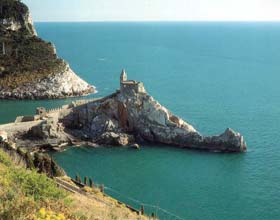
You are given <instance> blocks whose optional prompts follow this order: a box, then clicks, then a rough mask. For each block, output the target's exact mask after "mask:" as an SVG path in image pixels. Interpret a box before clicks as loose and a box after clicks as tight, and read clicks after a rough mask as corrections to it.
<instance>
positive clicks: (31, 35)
mask: <svg viewBox="0 0 280 220" xmlns="http://www.w3.org/2000/svg"><path fill="white" fill-rule="evenodd" d="M0 44H1V45H0V46H1V48H0V99H51V98H65V97H72V96H81V95H87V94H90V93H94V92H96V90H95V87H94V86H91V85H89V84H88V83H87V82H85V81H84V80H82V79H81V78H80V77H78V76H77V75H76V74H75V73H74V72H73V70H71V68H70V66H69V64H67V63H66V62H65V61H64V60H62V59H60V58H58V57H57V54H56V49H55V47H54V45H53V44H51V43H48V42H45V41H43V40H42V39H40V38H39V37H37V33H36V30H35V28H34V25H33V22H32V18H31V15H30V13H29V10H28V8H27V6H26V5H24V4H23V3H21V2H20V1H17V0H1V2H0Z"/></svg>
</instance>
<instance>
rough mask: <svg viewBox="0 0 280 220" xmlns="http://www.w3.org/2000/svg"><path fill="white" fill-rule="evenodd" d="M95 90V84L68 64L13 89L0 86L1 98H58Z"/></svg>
mask: <svg viewBox="0 0 280 220" xmlns="http://www.w3.org/2000/svg"><path fill="white" fill-rule="evenodd" d="M95 92H96V89H95V87H94V86H91V85H89V84H88V83H87V82H85V81H84V80H82V79H81V78H80V77H78V76H77V75H76V74H75V73H74V72H73V70H71V68H70V67H69V66H67V67H66V69H65V70H64V71H63V72H61V73H57V74H55V75H52V76H49V77H46V78H44V79H41V80H39V81H36V82H29V83H26V84H24V85H22V86H20V87H17V88H15V89H13V90H11V89H10V88H4V87H3V88H1V86H0V99H1V98H2V99H56V98H65V97H73V96H81V95H85V94H90V93H95Z"/></svg>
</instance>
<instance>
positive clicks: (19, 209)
mask: <svg viewBox="0 0 280 220" xmlns="http://www.w3.org/2000/svg"><path fill="white" fill-rule="evenodd" d="M20 151H21V150H20ZM21 153H22V154H24V152H23V151H21ZM60 179H61V180H63V181H65V182H68V183H69V184H72V182H71V180H70V179H69V177H61V178H60ZM84 191H85V192H87V193H88V194H92V195H94V196H95V198H97V200H95V199H91V198H90V197H87V196H84V195H81V194H78V193H74V194H70V193H67V192H66V191H64V190H63V189H61V188H58V187H57V185H56V183H55V182H54V181H53V180H52V179H51V178H48V177H47V176H46V175H45V174H38V173H37V171H36V170H27V169H23V168H20V167H17V166H15V165H14V164H13V162H12V160H11V158H10V157H9V156H8V155H7V154H6V153H5V152H4V151H3V150H2V149H0V219H1V220H66V219H67V220H111V219H116V220H126V219H127V220H128V219H135V220H141V219H143V220H144V219H147V217H145V216H142V215H141V216H140V215H138V214H137V213H135V212H132V211H130V210H129V209H127V208H126V207H125V205H123V204H120V203H119V202H118V201H116V200H114V199H113V198H111V197H108V196H106V195H104V194H103V193H102V192H101V191H100V190H99V189H98V188H95V187H93V188H92V187H88V186H85V187H84ZM103 201H104V202H103Z"/></svg>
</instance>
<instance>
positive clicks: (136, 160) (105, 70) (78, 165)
mask: <svg viewBox="0 0 280 220" xmlns="http://www.w3.org/2000/svg"><path fill="white" fill-rule="evenodd" d="M36 28H37V30H38V33H39V35H40V36H41V37H42V38H43V39H46V40H49V41H51V42H53V43H54V44H55V45H56V47H57V51H58V54H59V55H60V56H61V57H63V58H64V59H66V60H67V61H68V62H70V64H71V66H72V67H73V69H74V70H75V71H76V72H77V73H78V74H79V75H80V76H81V77H83V78H84V79H85V80H87V81H89V82H90V83H92V84H94V85H95V86H96V87H97V89H98V91H99V93H98V94H96V95H94V96H104V95H107V94H110V93H111V92H113V91H115V89H116V88H117V87H118V84H119V82H118V80H119V74H120V71H121V69H122V68H125V69H126V70H127V73H128V76H129V78H130V79H135V80H140V81H143V82H144V84H145V87H146V90H147V91H148V92H149V93H150V94H151V95H153V96H154V97H155V98H156V99H157V100H158V101H159V102H160V103H161V104H163V105H164V106H166V107H167V108H168V109H170V110H171V111H172V112H174V113H175V114H177V115H179V116H181V117H183V118H184V119H186V120H187V121H188V122H190V123H191V124H192V125H194V127H195V128H197V129H198V130H199V131H201V133H203V134H207V135H210V134H217V133H221V132H223V131H224V130H225V129H226V127H232V128H233V129H235V130H237V131H239V132H241V133H242V134H243V135H244V136H245V139H246V141H247V144H248V152H247V153H245V154H215V153H205V152H197V151H190V150H182V149H176V148H171V147H159V146H144V147H143V148H142V149H141V150H140V151H133V150H129V149H119V148H109V149H108V148H107V149H105V148H100V149H88V148H73V149H70V150H68V151H66V152H63V153H57V154H55V155H54V157H55V159H56V160H57V162H58V163H59V164H60V165H61V166H62V167H63V168H65V170H66V171H67V172H68V173H69V174H70V175H72V176H74V175H75V173H79V174H80V175H81V176H85V175H87V176H91V177H93V179H94V181H95V182H98V183H104V184H105V186H107V187H111V188H113V189H115V190H117V191H118V192H120V193H121V194H124V195H126V196H125V197H124V196H121V195H118V194H116V193H112V192H110V191H108V193H110V194H112V195H114V196H116V197H117V198H119V199H121V200H123V201H125V202H128V203H130V204H131V205H136V204H135V202H133V201H130V200H129V199H128V197H132V198H135V199H137V200H140V201H141V202H144V203H149V204H154V205H158V206H160V207H162V208H164V209H167V210H169V211H171V212H173V213H176V214H177V215H178V216H181V217H182V218H183V219H195V220H206V219H207V220H225V219H226V220H237V219H238V220H278V219H280V209H279V204H280V184H279V183H280V135H279V132H280V117H279V116H280V86H279V84H280V44H279V39H280V23H37V24H36ZM69 101H70V100H69V99H68V100H58V101H0V122H1V123H4V122H8V121H12V120H13V119H14V118H15V116H16V115H19V114H31V113H33V110H34V108H35V107H37V106H40V105H43V106H47V107H54V106H59V105H61V104H64V103H68V102H69ZM159 214H160V215H161V217H162V219H171V218H168V217H167V216H165V215H163V213H159Z"/></svg>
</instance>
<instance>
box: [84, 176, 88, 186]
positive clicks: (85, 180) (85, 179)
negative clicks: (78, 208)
mask: <svg viewBox="0 0 280 220" xmlns="http://www.w3.org/2000/svg"><path fill="white" fill-rule="evenodd" d="M84 184H85V185H87V184H88V178H87V176H85V177H84Z"/></svg>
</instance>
